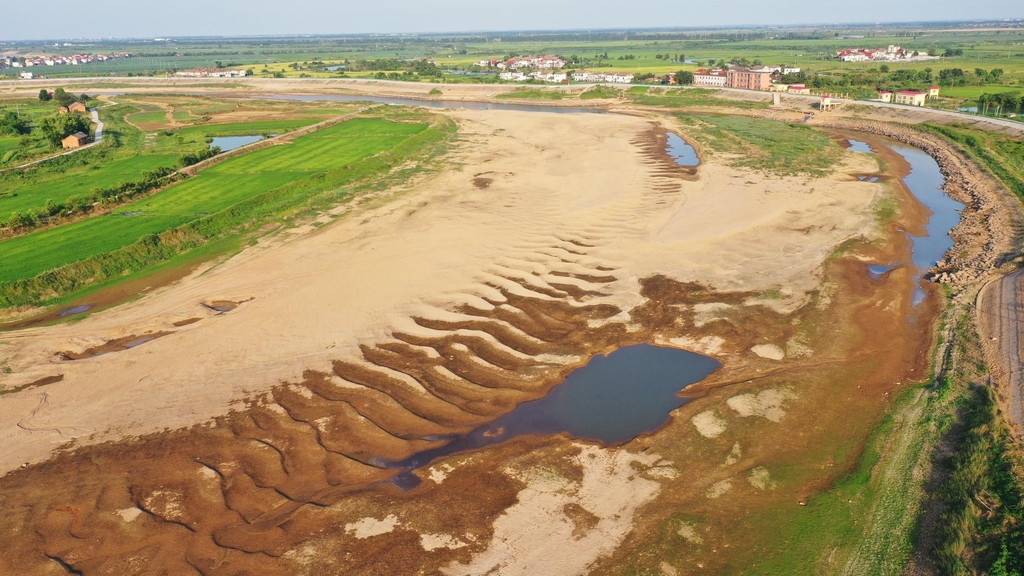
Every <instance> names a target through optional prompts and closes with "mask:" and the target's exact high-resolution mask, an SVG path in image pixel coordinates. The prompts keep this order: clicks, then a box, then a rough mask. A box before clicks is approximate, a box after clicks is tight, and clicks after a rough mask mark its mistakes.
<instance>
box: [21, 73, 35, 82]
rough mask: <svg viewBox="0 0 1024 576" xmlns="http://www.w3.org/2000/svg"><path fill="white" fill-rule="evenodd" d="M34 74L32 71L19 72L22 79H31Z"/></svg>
mask: <svg viewBox="0 0 1024 576" xmlns="http://www.w3.org/2000/svg"><path fill="white" fill-rule="evenodd" d="M32 76H33V74H32V73H31V72H22V73H21V74H19V76H18V77H19V78H21V79H22V80H31V79H32Z"/></svg>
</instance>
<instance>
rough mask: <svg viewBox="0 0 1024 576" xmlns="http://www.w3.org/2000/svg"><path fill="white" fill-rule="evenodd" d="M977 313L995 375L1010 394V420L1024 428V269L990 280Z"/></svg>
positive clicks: (980, 296)
mask: <svg viewBox="0 0 1024 576" xmlns="http://www.w3.org/2000/svg"><path fill="white" fill-rule="evenodd" d="M977 314H978V327H979V330H980V332H981V337H982V338H984V339H985V340H986V344H987V345H988V346H987V347H988V348H989V350H990V351H992V352H995V358H996V359H995V361H994V362H993V363H994V365H993V366H992V375H993V378H995V379H996V380H997V381H998V384H1000V387H1001V388H1002V389H1003V390H1005V391H1007V393H1008V394H1009V404H1010V405H1009V410H1010V419H1011V420H1013V422H1014V423H1015V424H1017V426H1019V427H1020V428H1021V429H1024V347H1022V345H1024V338H1022V337H1021V336H1022V333H1024V324H1022V323H1021V322H1022V320H1024V269H1022V270H1017V271H1016V272H1014V273H1012V274H1009V275H1007V276H1004V277H1002V278H999V279H998V280H993V281H992V282H989V283H988V284H987V285H986V286H985V287H984V288H983V289H982V291H981V293H980V294H979V295H978V311H977Z"/></svg>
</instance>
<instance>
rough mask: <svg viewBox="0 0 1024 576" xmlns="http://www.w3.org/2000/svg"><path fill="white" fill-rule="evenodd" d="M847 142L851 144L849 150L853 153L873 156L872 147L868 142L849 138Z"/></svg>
mask: <svg viewBox="0 0 1024 576" xmlns="http://www.w3.org/2000/svg"><path fill="white" fill-rule="evenodd" d="M846 141H847V142H849V143H850V147H849V148H848V150H850V151H851V152H865V153H867V154H871V146H869V145H868V143H867V142H861V141H860V140H854V139H853V138H847V139H846Z"/></svg>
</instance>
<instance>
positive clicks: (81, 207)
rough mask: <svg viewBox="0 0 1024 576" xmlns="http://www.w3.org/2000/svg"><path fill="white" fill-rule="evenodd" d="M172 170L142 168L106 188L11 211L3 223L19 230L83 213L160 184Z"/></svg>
mask: <svg viewBox="0 0 1024 576" xmlns="http://www.w3.org/2000/svg"><path fill="white" fill-rule="evenodd" d="M173 172H174V168H170V167H160V168H156V169H154V170H151V171H147V172H143V173H142V177H141V178H139V179H138V180H131V181H128V182H122V183H120V184H118V185H116V186H111V187H108V188H93V189H92V190H91V191H90V192H89V193H88V194H86V195H84V196H79V195H74V196H69V197H68V198H67V200H64V201H63V202H54V201H53V200H52V199H51V200H47V201H46V205H45V206H43V207H41V208H35V209H32V210H26V211H24V212H14V213H12V214H11V215H10V217H9V218H8V219H7V222H6V225H7V227H8V228H10V229H11V230H15V231H23V230H26V229H30V228H35V227H37V226H40V225H42V224H44V223H46V222H49V221H51V220H53V219H55V218H66V217H71V216H75V215H78V214H86V213H88V212H90V211H92V210H93V209H95V208H96V207H97V206H101V205H105V204H106V205H110V204H119V203H122V202H125V201H127V200H130V199H132V198H134V197H136V196H138V195H140V194H144V193H146V192H149V191H151V190H155V189H156V188H158V187H160V186H162V185H163V184H165V183H166V182H167V181H168V179H167V176H169V175H170V174H172V173H173Z"/></svg>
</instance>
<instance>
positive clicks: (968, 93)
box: [939, 86, 1024, 100]
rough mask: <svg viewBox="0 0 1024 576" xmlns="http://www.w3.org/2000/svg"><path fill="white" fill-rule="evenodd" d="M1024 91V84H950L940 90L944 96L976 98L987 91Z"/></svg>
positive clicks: (990, 92)
mask: <svg viewBox="0 0 1024 576" xmlns="http://www.w3.org/2000/svg"><path fill="white" fill-rule="evenodd" d="M986 92H987V93H989V94H995V93H998V92H1024V86H950V87H947V88H943V89H942V90H940V91H939V93H940V94H941V95H942V97H943V98H969V99H972V100H974V99H976V98H978V96H981V95H982V94H985V93H986Z"/></svg>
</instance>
